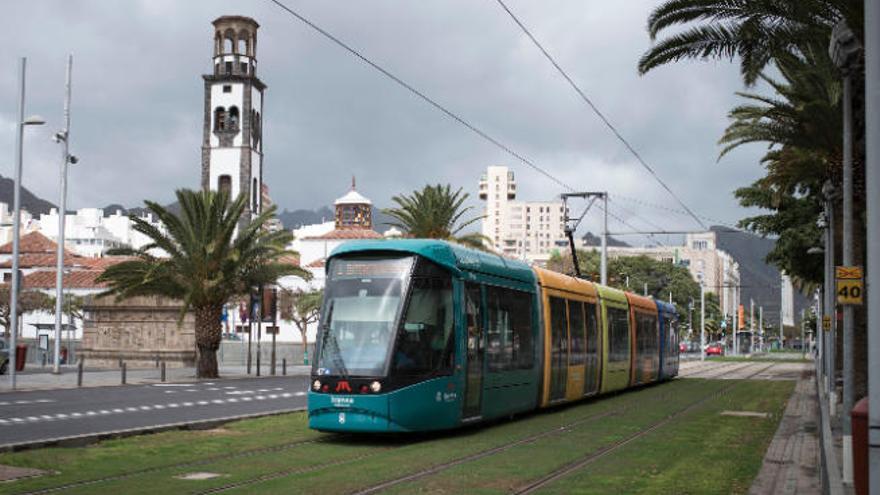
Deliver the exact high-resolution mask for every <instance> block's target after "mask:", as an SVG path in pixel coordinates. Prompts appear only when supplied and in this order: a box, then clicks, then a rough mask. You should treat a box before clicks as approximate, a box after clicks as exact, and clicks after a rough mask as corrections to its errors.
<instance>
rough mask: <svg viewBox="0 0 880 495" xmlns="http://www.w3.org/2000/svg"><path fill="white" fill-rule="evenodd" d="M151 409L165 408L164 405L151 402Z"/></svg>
mask: <svg viewBox="0 0 880 495" xmlns="http://www.w3.org/2000/svg"><path fill="white" fill-rule="evenodd" d="M153 409H165V406H163V405H162V404H153Z"/></svg>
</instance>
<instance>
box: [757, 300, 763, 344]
mask: <svg viewBox="0 0 880 495" xmlns="http://www.w3.org/2000/svg"><path fill="white" fill-rule="evenodd" d="M758 347H759V349H758V350H763V349H764V306H759V307H758Z"/></svg>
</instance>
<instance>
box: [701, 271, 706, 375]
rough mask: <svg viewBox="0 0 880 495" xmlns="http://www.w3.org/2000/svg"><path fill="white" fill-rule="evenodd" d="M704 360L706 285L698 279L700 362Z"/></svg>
mask: <svg viewBox="0 0 880 495" xmlns="http://www.w3.org/2000/svg"><path fill="white" fill-rule="evenodd" d="M705 360H706V284H705V283H704V282H703V277H700V361H705Z"/></svg>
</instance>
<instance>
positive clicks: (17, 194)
mask: <svg viewBox="0 0 880 495" xmlns="http://www.w3.org/2000/svg"><path fill="white" fill-rule="evenodd" d="M26 68H27V59H26V58H25V57H22V58H21V63H20V65H19V80H18V90H19V98H18V125H17V126H16V136H15V189H14V193H13V216H12V287H11V290H10V295H9V326H10V329H9V330H10V333H9V364H10V366H9V384H10V387H11V388H12V389H13V390H14V389H15V366H16V364H17V363H16V362H15V361H16V357H17V356H16V348H15V338H16V333H18V289H19V287H18V284H19V277H18V248H19V237H20V236H19V231H20V230H21V169H22V161H23V148H24V128H25V126H29V125H43V124H45V123H46V121H45V120H44V119H43V118H42V117H39V116H37V115H34V116H31V117H28V118H25V117H24V101H25V98H24V96H25V72H26Z"/></svg>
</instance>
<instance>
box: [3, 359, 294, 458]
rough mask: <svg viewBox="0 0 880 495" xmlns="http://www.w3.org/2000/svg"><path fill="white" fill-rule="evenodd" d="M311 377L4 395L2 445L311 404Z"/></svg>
mask: <svg viewBox="0 0 880 495" xmlns="http://www.w3.org/2000/svg"><path fill="white" fill-rule="evenodd" d="M308 379H309V378H308V376H285V377H265V378H245V379H227V380H217V381H215V382H211V381H204V382H195V383H193V382H190V383H156V384H150V385H129V386H113V387H93V388H82V389H62V390H42V391H30V392H7V393H3V394H0V449H2V448H9V447H10V446H12V445H19V444H28V443H33V442H48V441H54V440H59V439H68V438H71V437H79V436H89V435H94V434H107V433H112V432H118V431H122V430H131V429H139V428H159V427H162V426H165V425H172V424H177V423H186V422H197V421H208V420H215V419H224V418H231V417H236V416H247V415H257V414H265V413H272V412H281V411H286V410H291V409H296V408H302V407H305V406H306V389H307V387H308Z"/></svg>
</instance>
